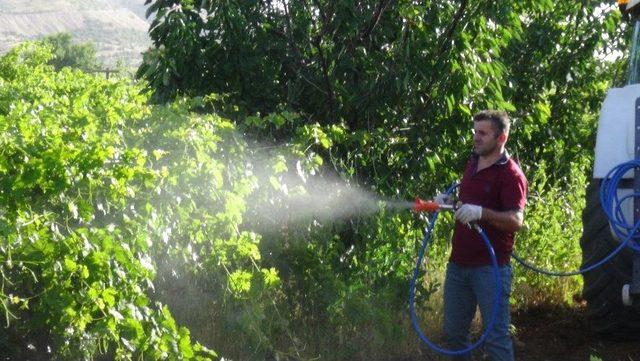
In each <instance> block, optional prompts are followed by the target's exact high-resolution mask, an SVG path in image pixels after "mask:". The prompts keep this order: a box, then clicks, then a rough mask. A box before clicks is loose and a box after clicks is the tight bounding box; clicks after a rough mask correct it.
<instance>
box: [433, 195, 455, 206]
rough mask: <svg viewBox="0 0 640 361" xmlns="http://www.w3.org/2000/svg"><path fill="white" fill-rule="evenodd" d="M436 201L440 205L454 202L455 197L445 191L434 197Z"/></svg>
mask: <svg viewBox="0 0 640 361" xmlns="http://www.w3.org/2000/svg"><path fill="white" fill-rule="evenodd" d="M433 201H434V202H436V203H438V204H439V205H444V204H453V197H451V196H450V195H448V194H445V193H439V194H438V195H437V196H436V197H435V198H434V199H433Z"/></svg>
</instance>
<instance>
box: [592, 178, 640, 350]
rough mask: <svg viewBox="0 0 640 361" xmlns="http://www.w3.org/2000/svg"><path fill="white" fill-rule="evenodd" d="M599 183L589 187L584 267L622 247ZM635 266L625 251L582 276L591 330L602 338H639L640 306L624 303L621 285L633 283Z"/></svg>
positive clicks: (595, 182)
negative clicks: (601, 203) (604, 205)
mask: <svg viewBox="0 0 640 361" xmlns="http://www.w3.org/2000/svg"><path fill="white" fill-rule="evenodd" d="M600 182H601V181H600V180H598V179H594V180H592V181H591V183H590V184H589V186H588V187H587V192H586V206H585V209H584V211H583V212H582V224H583V231H582V238H581V239H580V246H581V248H582V268H584V267H587V266H590V265H592V264H594V263H596V262H598V261H600V260H602V259H603V258H605V257H606V256H607V255H608V254H609V253H611V251H613V250H614V249H616V248H617V246H618V245H620V242H619V241H618V240H616V239H615V238H614V237H613V235H612V234H611V230H610V228H609V221H608V219H607V216H606V215H605V213H604V211H603V210H602V207H601V206H600V197H599V191H600ZM632 265H633V250H631V249H628V248H626V249H623V250H622V251H620V253H618V254H617V255H616V256H615V257H613V258H612V259H611V260H610V261H609V262H607V263H605V264H604V265H602V266H601V267H598V268H596V269H594V270H592V271H590V272H587V273H585V274H583V280H584V284H583V290H582V296H583V298H584V299H585V300H586V301H587V312H586V313H587V318H588V321H589V324H590V325H591V329H592V331H593V332H595V333H597V334H599V335H600V336H603V337H606V338H611V339H638V338H640V306H638V305H634V306H632V307H626V306H624V305H623V304H622V286H623V285H624V284H629V283H631V278H632ZM639 303H640V302H639Z"/></svg>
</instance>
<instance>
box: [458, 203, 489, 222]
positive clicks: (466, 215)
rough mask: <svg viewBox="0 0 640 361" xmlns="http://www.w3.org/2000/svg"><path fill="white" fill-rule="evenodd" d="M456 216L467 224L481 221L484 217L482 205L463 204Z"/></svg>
mask: <svg viewBox="0 0 640 361" xmlns="http://www.w3.org/2000/svg"><path fill="white" fill-rule="evenodd" d="M455 217H456V220H458V221H459V222H461V223H466V224H469V223H471V222H475V221H479V220H480V218H482V207H480V206H476V205H475V204H463V205H461V206H460V208H458V210H457V211H456V215H455Z"/></svg>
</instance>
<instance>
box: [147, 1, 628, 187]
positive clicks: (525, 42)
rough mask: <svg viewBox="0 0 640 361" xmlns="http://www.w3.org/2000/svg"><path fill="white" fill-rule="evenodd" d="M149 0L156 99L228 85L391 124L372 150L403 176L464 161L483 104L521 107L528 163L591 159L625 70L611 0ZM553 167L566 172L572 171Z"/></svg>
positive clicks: (374, 127)
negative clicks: (598, 127) (604, 110)
mask: <svg viewBox="0 0 640 361" xmlns="http://www.w3.org/2000/svg"><path fill="white" fill-rule="evenodd" d="M146 4H148V5H149V8H148V10H147V14H148V15H152V14H153V15H154V16H155V20H154V21H153V23H152V25H151V30H150V36H151V38H152V40H153V42H154V45H155V47H154V48H153V49H151V50H150V51H148V52H147V53H146V54H145V60H144V63H143V64H142V65H141V67H140V68H139V70H138V76H139V77H141V78H143V79H145V80H147V81H148V83H149V87H150V89H151V90H152V91H153V93H154V99H155V100H156V101H166V100H169V99H172V98H173V97H175V96H176V95H179V94H181V95H189V96H196V95H206V94H210V93H219V94H227V95H228V97H229V100H230V101H231V102H232V103H233V104H237V105H239V106H240V109H241V110H242V111H243V113H244V114H256V113H259V114H268V113H271V112H274V111H276V110H278V109H293V110H295V111H298V112H301V113H302V114H304V115H305V116H303V117H301V118H300V121H301V122H304V123H315V122H318V123H319V124H320V125H321V126H325V125H331V124H344V125H345V127H346V128H347V129H349V130H350V133H353V134H358V132H359V131H364V132H366V133H369V134H376V132H381V134H380V136H379V137H377V136H374V137H375V138H376V139H379V140H381V141H382V142H383V143H380V144H377V147H378V148H379V149H376V146H373V149H372V150H371V149H370V150H369V154H368V155H369V156H368V157H365V158H366V159H368V160H371V162H378V163H377V169H378V170H380V169H382V168H386V170H385V171H383V173H385V174H387V176H388V178H389V177H390V178H394V179H407V178H408V177H411V176H413V175H415V173H416V170H417V169H425V170H426V171H429V172H430V173H431V172H435V171H436V168H440V169H442V165H443V164H446V165H447V166H451V167H453V169H457V168H458V167H457V165H458V164H460V162H462V161H463V159H464V158H466V154H467V153H466V151H465V149H468V146H469V143H468V141H469V137H468V136H467V134H468V132H467V128H469V127H470V121H469V119H470V115H471V114H472V113H473V112H475V111H478V110H480V109H484V108H500V109H505V110H508V111H510V112H511V113H512V116H513V117H514V118H515V119H516V120H517V122H516V125H515V127H514V130H515V132H514V135H513V137H512V138H513V139H514V140H513V141H512V144H513V146H515V150H516V153H518V155H519V157H520V158H522V160H523V162H524V164H525V166H526V165H527V164H532V163H537V162H548V163H556V162H558V163H559V164H561V165H562V164H571V163H572V162H575V161H577V160H578V159H580V162H581V164H587V163H588V160H589V158H588V156H587V158H585V154H584V152H583V151H582V149H583V148H582V147H583V146H584V145H585V144H588V145H591V144H593V140H592V139H593V121H594V119H595V114H596V111H597V109H598V106H599V102H600V100H601V99H602V97H603V94H604V90H605V89H606V87H607V84H608V82H609V81H610V80H611V79H612V78H613V74H612V73H608V72H607V70H606V69H605V65H604V64H605V63H604V62H603V61H602V60H601V59H600V58H599V56H598V54H603V53H605V52H611V51H614V50H616V49H620V48H624V46H625V45H624V43H623V42H622V41H621V40H620V39H621V38H622V37H620V36H619V32H620V29H619V28H618V24H619V21H620V15H619V13H618V12H617V10H616V9H615V8H614V7H612V6H610V5H607V4H608V3H606V2H602V1H590V0H583V1H579V2H577V3H576V2H572V3H562V2H561V3H553V2H551V1H547V0H535V1H533V0H532V1H524V2H506V3H505V2H469V1H466V0H461V1H450V0H438V1H426V2H414V1H409V0H400V1H391V0H380V1H364V0H360V1H351V0H348V1H347V0H331V1H328V0H295V1H275V0H270V1H226V2H218V1H200V2H193V1H176V0H171V1H169V0H157V1H153V0H148V1H147V2H146ZM288 134H290V133H288ZM261 136H262V137H266V138H269V137H271V138H272V139H271V140H275V141H282V140H286V139H287V137H289V136H290V135H287V134H283V133H282V132H279V133H278V132H275V133H271V134H269V135H265V134H264V133H263V134H262V135H261ZM390 139H391V140H394V141H393V142H392V143H391V144H389V140H390ZM549 139H551V140H552V141H551V142H549ZM541 144H545V146H541ZM448 150H451V152H449V151H448ZM349 152H350V150H348V149H342V150H340V149H339V147H338V146H336V147H335V149H334V151H333V153H332V154H333V155H334V156H335V157H336V158H340V159H342V160H344V159H345V158H348V157H349V154H347V153H349ZM351 152H352V151H351ZM388 154H396V155H397V156H398V157H397V158H395V159H397V160H398V161H397V162H389V160H390V159H394V157H388V156H386V155H388ZM371 162H369V164H368V165H363V166H364V168H363V167H362V166H360V167H359V168H360V169H359V174H360V175H361V176H362V177H363V178H364V181H371V182H372V179H373V178H374V175H373V172H374V171H373V169H372V167H373V166H376V164H375V163H374V164H371ZM586 167H587V165H585V168H586ZM553 169H554V171H553V179H559V178H561V177H562V176H563V175H565V174H566V171H567V168H566V167H563V166H560V167H558V168H553ZM445 173H446V172H445ZM378 175H380V174H378ZM452 177H454V175H453V174H450V175H449V176H448V178H452ZM383 178H384V177H383ZM392 188H394V187H392ZM390 190H391V191H392V192H393V191H395V189H390Z"/></svg>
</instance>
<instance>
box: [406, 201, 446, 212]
mask: <svg viewBox="0 0 640 361" xmlns="http://www.w3.org/2000/svg"><path fill="white" fill-rule="evenodd" d="M413 210H414V211H415V212H428V213H433V212H438V211H455V210H456V207H455V206H454V205H453V204H439V203H437V202H435V201H425V200H422V199H420V198H416V200H415V202H414V203H413Z"/></svg>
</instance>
